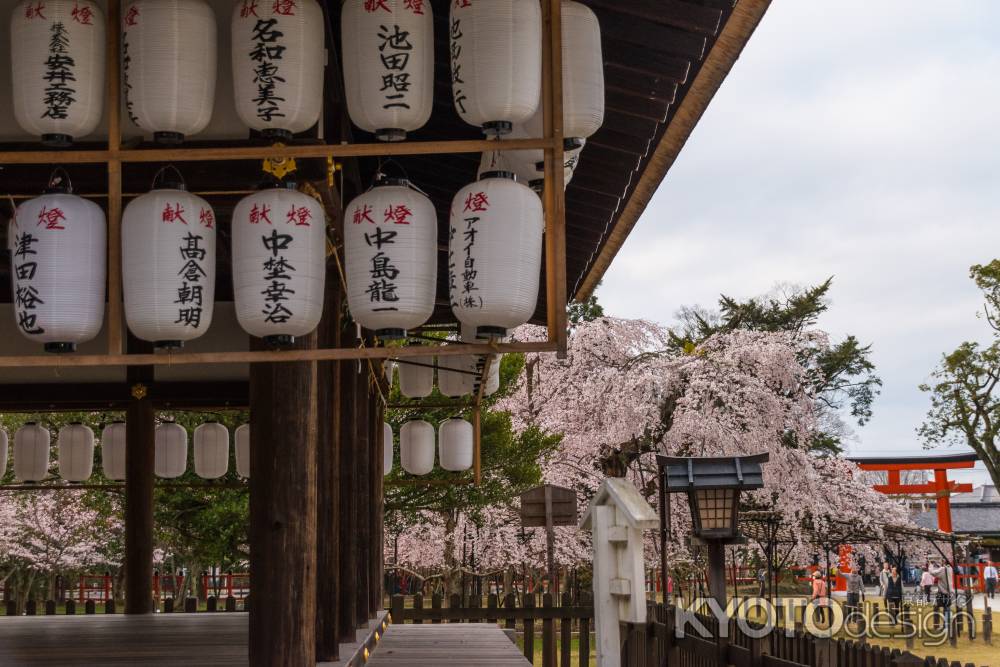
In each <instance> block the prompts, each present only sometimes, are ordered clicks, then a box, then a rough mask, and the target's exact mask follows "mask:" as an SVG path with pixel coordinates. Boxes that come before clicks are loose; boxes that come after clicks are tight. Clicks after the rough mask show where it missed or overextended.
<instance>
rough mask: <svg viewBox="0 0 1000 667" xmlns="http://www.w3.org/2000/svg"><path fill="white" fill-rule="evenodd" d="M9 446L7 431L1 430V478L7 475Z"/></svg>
mask: <svg viewBox="0 0 1000 667" xmlns="http://www.w3.org/2000/svg"><path fill="white" fill-rule="evenodd" d="M8 444H9V443H8V438H7V431H6V430H5V429H2V428H0V477H3V476H4V475H6V474H7V452H8Z"/></svg>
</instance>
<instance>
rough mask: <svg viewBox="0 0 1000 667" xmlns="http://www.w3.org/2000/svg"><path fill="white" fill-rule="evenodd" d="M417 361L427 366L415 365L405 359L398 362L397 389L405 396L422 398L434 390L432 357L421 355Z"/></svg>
mask: <svg viewBox="0 0 1000 667" xmlns="http://www.w3.org/2000/svg"><path fill="white" fill-rule="evenodd" d="M417 363H420V364H427V366H417V365H415V364H413V363H410V362H407V361H400V362H399V391H400V393H401V394H403V396H406V397H407V398H423V397H425V396H430V395H431V392H432V391H434V369H433V368H432V367H429V366H433V364H434V358H433V357H423V358H421V359H420V360H419V361H418V362H417Z"/></svg>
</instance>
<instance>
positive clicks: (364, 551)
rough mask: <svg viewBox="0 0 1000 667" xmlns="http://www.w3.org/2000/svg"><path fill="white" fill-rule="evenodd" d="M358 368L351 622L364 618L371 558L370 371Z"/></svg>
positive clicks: (365, 364)
mask: <svg viewBox="0 0 1000 667" xmlns="http://www.w3.org/2000/svg"><path fill="white" fill-rule="evenodd" d="M359 367H360V372H359V373H358V374H357V375H356V376H355V379H356V380H357V385H356V389H355V391H356V392H357V398H356V399H355V409H356V411H357V412H356V415H357V416H356V421H357V433H356V435H355V442H354V446H353V450H354V451H353V453H354V462H355V465H356V466H357V467H356V472H355V477H354V485H353V487H354V497H355V498H357V499H358V501H359V504H358V508H357V517H358V520H357V524H356V526H355V530H356V531H357V534H358V541H357V543H356V544H355V549H356V550H357V552H358V561H357V567H356V568H355V576H356V577H357V580H358V590H357V592H356V594H355V597H354V608H355V619H354V620H355V624H356V625H360V624H362V623H364V622H366V621H367V620H368V611H369V609H368V601H369V600H368V594H369V591H370V590H371V581H369V577H370V564H371V558H372V553H371V551H372V546H371V536H372V532H373V531H372V520H373V519H374V512H373V511H372V510H373V508H372V502H371V501H372V499H371V482H370V480H371V475H372V468H371V460H372V456H371V441H372V439H373V438H372V434H371V430H372V429H371V419H370V416H369V415H370V410H369V408H370V407H371V373H370V372H369V370H368V362H367V361H361V362H360V364H359Z"/></svg>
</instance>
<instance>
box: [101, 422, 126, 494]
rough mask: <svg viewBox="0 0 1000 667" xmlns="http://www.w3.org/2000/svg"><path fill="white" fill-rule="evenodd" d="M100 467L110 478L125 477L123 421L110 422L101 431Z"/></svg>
mask: <svg viewBox="0 0 1000 667" xmlns="http://www.w3.org/2000/svg"><path fill="white" fill-rule="evenodd" d="M101 469H102V470H103V471H104V476H105V477H107V478H108V479H110V480H122V479H125V422H112V423H110V424H108V425H107V426H105V427H104V430H103V431H101Z"/></svg>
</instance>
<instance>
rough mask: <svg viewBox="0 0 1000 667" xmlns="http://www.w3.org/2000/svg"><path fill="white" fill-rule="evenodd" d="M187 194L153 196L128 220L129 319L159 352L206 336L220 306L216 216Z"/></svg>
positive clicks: (140, 200)
mask: <svg viewBox="0 0 1000 667" xmlns="http://www.w3.org/2000/svg"><path fill="white" fill-rule="evenodd" d="M182 188H183V185H182V184H181V183H171V184H169V187H164V188H160V189H156V190H153V191H152V192H147V193H146V194H144V195H142V196H140V197H137V198H136V199H134V200H132V201H131V202H130V203H129V205H128V206H126V207H125V213H124V215H123V217H122V286H123V288H124V296H125V319H126V321H127V322H128V328H129V329H130V330H131V331H132V333H133V334H135V336H136V337H137V338H139V339H141V340H146V341H150V342H153V343H154V344H155V345H156V347H159V348H168V349H169V348H179V347H181V346H182V345H183V344H184V341H188V340H192V339H194V338H197V337H198V336H201V335H202V334H204V333H205V332H206V331H207V330H208V327H209V326H210V325H211V323H212V314H213V311H214V306H215V212H214V211H213V210H212V207H211V206H210V205H209V203H208V202H207V201H205V200H204V199H202V198H201V197H198V196H197V195H193V194H191V193H190V192H186V191H185V190H183V189H182Z"/></svg>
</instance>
